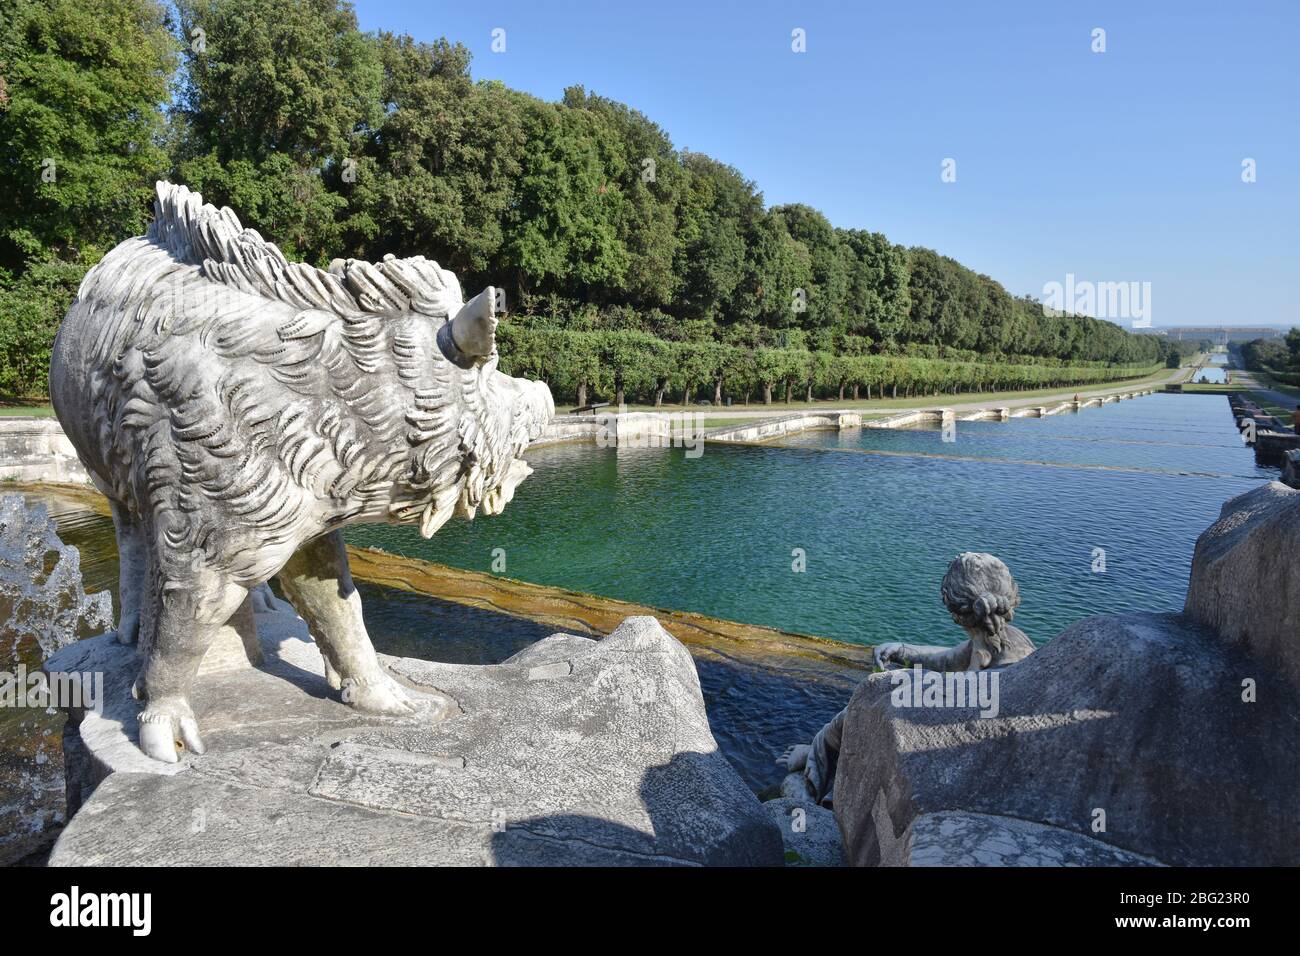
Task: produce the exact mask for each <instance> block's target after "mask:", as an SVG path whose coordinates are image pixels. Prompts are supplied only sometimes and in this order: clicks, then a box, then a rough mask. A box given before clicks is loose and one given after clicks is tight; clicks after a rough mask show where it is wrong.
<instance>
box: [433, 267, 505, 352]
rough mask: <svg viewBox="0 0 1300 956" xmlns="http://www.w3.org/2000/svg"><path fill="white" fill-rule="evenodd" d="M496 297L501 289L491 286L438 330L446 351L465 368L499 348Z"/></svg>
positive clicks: (442, 345) (439, 340)
mask: <svg viewBox="0 0 1300 956" xmlns="http://www.w3.org/2000/svg"><path fill="white" fill-rule="evenodd" d="M496 298H497V290H496V289H494V288H493V287H492V286H488V287H487V288H486V289H484V290H483V291H482V292H480V293H479V294H478V295H476V296H474V298H472V299H470V300H469V301H468V302H466V303H465V304H464V305H463V306H461V309H460V311H459V312H457V313H456V314H455V315H454V316H452V318H451V320H450V321H449V322H447V323H446V324H445V325H443V327H442V328H440V329H439V330H438V345H439V346H440V347H441V348H442V354H443V355H445V356H447V358H448V359H449V360H450V361H451V362H453V363H454V364H456V365H459V366H460V367H461V368H470V367H471V366H473V365H477V364H480V363H482V362H483V361H484V360H485V359H487V358H489V357H490V356H491V355H492V353H493V352H495V351H496V348H497V315H496Z"/></svg>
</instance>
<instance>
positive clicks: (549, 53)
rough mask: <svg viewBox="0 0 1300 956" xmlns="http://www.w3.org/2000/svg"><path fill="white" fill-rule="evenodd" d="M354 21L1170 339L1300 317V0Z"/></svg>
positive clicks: (407, 12)
mask: <svg viewBox="0 0 1300 956" xmlns="http://www.w3.org/2000/svg"><path fill="white" fill-rule="evenodd" d="M356 6H357V13H358V16H359V18H360V22H361V26H362V29H365V30H377V29H385V30H392V31H394V32H401V33H409V34H411V35H412V36H414V37H416V38H417V39H422V40H432V39H435V38H437V37H439V36H446V37H447V38H448V39H451V40H456V41H460V42H462V43H464V44H465V45H466V46H467V47H468V48H469V49H470V50H471V51H472V52H473V54H474V61H473V66H472V70H473V75H474V77H475V78H476V79H500V80H502V81H504V82H505V83H507V84H508V85H510V86H513V87H515V88H517V89H522V90H526V91H527V92H530V93H532V94H534V95H536V96H539V97H542V98H544V99H548V100H555V99H558V98H559V97H560V96H561V95H562V92H563V90H564V88H565V87H566V86H569V85H573V84H582V85H583V86H585V87H586V88H587V89H588V90H589V91H592V92H595V93H599V94H601V95H603V96H608V97H612V98H614V99H617V100H621V101H622V102H624V103H627V104H628V105H630V106H632V107H634V108H636V109H638V110H640V111H642V112H643V113H645V114H646V115H647V116H649V117H650V118H651V119H652V120H654V121H655V122H657V123H658V124H659V125H660V126H661V127H663V128H664V130H665V131H666V132H667V133H668V134H669V136H670V137H671V138H672V140H673V142H674V144H675V145H676V146H678V147H687V148H690V149H693V150H697V151H700V152H704V153H708V154H709V155H710V156H713V157H716V158H717V159H720V160H722V161H724V162H727V163H730V164H731V165H733V166H736V167H737V168H738V169H740V170H741V172H743V173H744V174H745V175H746V176H747V177H748V178H750V179H752V180H754V181H755V182H756V183H757V184H758V187H759V188H760V189H761V190H762V191H763V194H764V197H765V198H766V200H767V202H768V203H769V204H777V203H785V202H805V203H808V204H809V205H811V206H814V207H816V208H817V209H820V210H821V211H822V212H824V213H825V214H826V215H827V216H828V217H829V218H830V220H831V222H833V223H834V224H835V225H837V226H845V227H858V228H867V229H873V230H877V231H880V232H883V233H885V234H886V235H887V236H889V238H890V239H891V240H893V241H894V242H902V243H906V244H908V245H924V246H929V247H931V248H934V249H937V250H938V251H939V252H942V253H944V254H946V255H950V256H952V257H954V258H956V259H958V260H959V261H961V262H963V263H965V264H966V265H968V266H970V267H971V268H973V269H976V270H978V271H980V272H984V273H986V274H988V275H990V276H992V277H994V278H995V279H998V280H999V281H1001V282H1002V283H1003V284H1004V285H1006V286H1007V288H1008V289H1010V290H1011V291H1012V292H1014V293H1030V294H1032V295H1035V296H1039V297H1041V296H1042V294H1043V286H1044V283H1047V282H1050V281H1057V282H1064V281H1065V276H1066V273H1074V274H1075V275H1076V276H1077V277H1078V278H1079V279H1084V280H1092V281H1096V282H1102V281H1139V282H1150V283H1151V305H1152V318H1153V320H1154V324H1155V325H1158V326H1159V325H1199V324H1209V323H1222V322H1226V323H1229V324H1236V325H1244V324H1256V323H1269V324H1273V323H1300V308H1298V307H1297V304H1296V303H1297V297H1298V296H1300V282H1297V265H1300V232H1298V230H1300V65H1298V64H1300V0H1269V2H1256V0H1231V2H1230V0H1221V2H1218V3H1208V2H1202V0H1178V2H1138V0H1128V2H1116V3H1091V2H1064V0H1037V2H1001V3H998V2H988V3H983V2H960V0H926V2H911V0H892V2H888V3H869V4H868V3H855V4H850V3H830V2H817V3H794V2H749V3H743V2H718V0H694V2H678V0H660V2H655V3H641V2H636V0H610V2H605V3H598V2H578V0H569V2H546V0H524V2H497V0H460V2H456V3H444V2H428V0H423V2H422V0H357V3H356ZM496 27H501V28H503V29H505V31H506V51H505V52H504V53H493V52H492V51H491V43H492V30H493V29H494V28H496ZM796 27H800V28H803V29H804V30H805V31H806V35H807V52H806V53H803V54H795V53H793V52H791V49H790V46H791V30H793V29H794V28H796ZM1096 27H1101V28H1103V29H1105V31H1106V52H1105V53H1100V54H1099V53H1094V52H1092V50H1091V45H1092V37H1091V34H1092V30H1093V29H1094V28H1096ZM948 157H951V158H953V159H955V160H956V161H957V167H956V168H957V181H956V182H955V183H943V182H941V181H940V164H941V162H942V161H943V160H944V159H945V158H948ZM1247 157H1249V158H1253V159H1254V160H1255V161H1256V164H1257V166H1256V168H1257V181H1256V182H1254V183H1252V184H1245V183H1243V182H1242V180H1241V171H1242V167H1241V164H1242V160H1243V159H1245V158H1247Z"/></svg>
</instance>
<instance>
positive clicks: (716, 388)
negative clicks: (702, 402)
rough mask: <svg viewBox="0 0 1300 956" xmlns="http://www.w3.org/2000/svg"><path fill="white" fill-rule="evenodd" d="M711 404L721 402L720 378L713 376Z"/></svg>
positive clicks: (719, 403)
mask: <svg viewBox="0 0 1300 956" xmlns="http://www.w3.org/2000/svg"><path fill="white" fill-rule="evenodd" d="M713 404H714V405H721V404H722V379H720V378H715V379H714V380H713Z"/></svg>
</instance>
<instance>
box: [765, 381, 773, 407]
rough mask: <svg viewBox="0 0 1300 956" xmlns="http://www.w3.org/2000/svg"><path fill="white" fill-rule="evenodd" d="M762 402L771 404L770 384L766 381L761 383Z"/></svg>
mask: <svg viewBox="0 0 1300 956" xmlns="http://www.w3.org/2000/svg"><path fill="white" fill-rule="evenodd" d="M763 404H764V405H771V404H772V386H771V385H768V384H766V383H765V384H764V385H763Z"/></svg>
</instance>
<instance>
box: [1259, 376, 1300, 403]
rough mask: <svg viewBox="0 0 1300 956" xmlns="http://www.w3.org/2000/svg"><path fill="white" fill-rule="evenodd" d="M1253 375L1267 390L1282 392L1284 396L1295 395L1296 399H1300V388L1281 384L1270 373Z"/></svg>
mask: <svg viewBox="0 0 1300 956" xmlns="http://www.w3.org/2000/svg"><path fill="white" fill-rule="evenodd" d="M1251 374H1252V375H1254V376H1255V379H1256V381H1258V382H1259V384H1261V385H1263V386H1264V387H1266V388H1271V389H1273V390H1274V391H1275V392H1281V393H1282V394H1283V395H1294V396H1295V397H1296V398H1300V388H1296V387H1295V386H1294V385H1286V384H1284V383H1282V382H1279V381H1278V380H1277V379H1275V378H1274V377H1273V376H1272V375H1269V374H1268V372H1252V373H1251Z"/></svg>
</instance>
